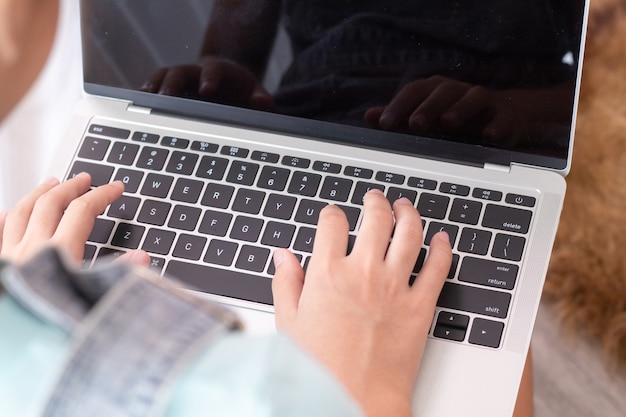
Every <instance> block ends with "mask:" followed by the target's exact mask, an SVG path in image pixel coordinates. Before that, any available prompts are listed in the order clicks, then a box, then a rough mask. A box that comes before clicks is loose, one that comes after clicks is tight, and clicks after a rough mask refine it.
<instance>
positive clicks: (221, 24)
mask: <svg viewBox="0 0 626 417" xmlns="http://www.w3.org/2000/svg"><path fill="white" fill-rule="evenodd" d="M584 6H585V5H584V0H575V1H561V0H509V1H501V0H481V1H479V2H466V1H461V2H460V1H456V0H437V1H430V2H418V1H405V0H391V1H380V0H359V1H353V0H307V1H297V0H283V1H282V2H281V1H279V0H255V1H233V0H214V1H209V0H184V1H183V0H132V1H130V0H82V1H81V14H82V32H83V33H82V36H83V58H84V82H85V90H86V91H87V92H88V93H92V94H98V95H106V96H111V97H115V98H121V99H127V100H132V101H133V102H134V103H135V104H137V105H143V106H147V107H151V108H153V109H155V110H156V111H165V112H170V113H177V114H179V115H185V116H188V117H194V118H203V119H207V120H213V121H217V122H221V123H227V124H235V125H239V126H246V127H251V128H257V129H263V130H271V131H281V132H288V133H290V134H297V135H299V136H303V137H306V138H312V139H319V140H329V141H338V142H342V143H346V144H351V145H353V146H365V147H372V148H379V149H385V150H388V151H393V152H401V153H408V154H415V155H421V156H427V157H434V158H441V159H447V160H457V159H458V160H465V161H466V162H468V163H476V164H480V163H484V162H492V163H500V164H509V163H511V162H517V163H521V164H529V165H538V166H543V167H547V168H551V169H558V170H564V169H566V168H567V164H568V159H569V154H568V153H569V151H570V139H571V137H572V130H573V113H574V109H575V97H576V91H577V87H578V86H577V80H578V75H579V73H580V72H579V66H580V59H581V49H580V48H581V36H582V28H583V20H584V19H583V15H584V9H585V7H584Z"/></svg>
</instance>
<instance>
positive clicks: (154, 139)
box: [132, 132, 159, 143]
mask: <svg viewBox="0 0 626 417" xmlns="http://www.w3.org/2000/svg"><path fill="white" fill-rule="evenodd" d="M132 139H133V140H134V141H135V142H143V143H158V142H159V135H155V134H153V133H144V132H135V133H133V137H132Z"/></svg>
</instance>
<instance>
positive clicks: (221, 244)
mask: <svg viewBox="0 0 626 417" xmlns="http://www.w3.org/2000/svg"><path fill="white" fill-rule="evenodd" d="M238 248H239V245H237V244H236V243H234V242H227V241H224V240H218V239H211V242H210V243H209V247H208V249H207V251H206V254H205V255H204V262H206V263H209V264H215V265H222V266H231V265H232V264H233V261H234V260H235V254H236V253H237V249H238Z"/></svg>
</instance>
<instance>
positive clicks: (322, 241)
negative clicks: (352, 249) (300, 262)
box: [311, 205, 350, 262]
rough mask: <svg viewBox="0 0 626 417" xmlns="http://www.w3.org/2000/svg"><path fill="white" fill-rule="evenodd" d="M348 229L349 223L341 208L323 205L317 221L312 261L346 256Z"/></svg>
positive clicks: (325, 260) (324, 260) (323, 260)
mask: <svg viewBox="0 0 626 417" xmlns="http://www.w3.org/2000/svg"><path fill="white" fill-rule="evenodd" d="M349 230H350V225H349V224H348V219H347V218H346V214H345V213H344V212H343V210H341V209H340V208H339V207H337V206H335V205H328V206H326V207H324V208H323V209H322V211H321V212H320V216H319V220H318V221H317V232H315V240H314V242H313V252H312V258H311V259H312V260H313V261H314V262H318V261H321V262H327V261H328V260H331V259H337V258H343V257H344V256H346V253H347V251H348V232H349Z"/></svg>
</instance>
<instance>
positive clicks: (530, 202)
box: [505, 194, 537, 207]
mask: <svg viewBox="0 0 626 417" xmlns="http://www.w3.org/2000/svg"><path fill="white" fill-rule="evenodd" d="M505 201H506V202H507V203H509V204H515V205H516V206H524V207H534V206H535V203H536V202H537V199H536V198H535V197H530V196H527V195H520V194H507V195H506V199H505Z"/></svg>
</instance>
